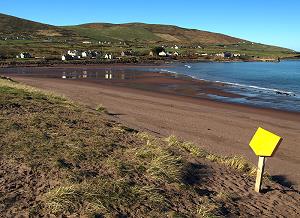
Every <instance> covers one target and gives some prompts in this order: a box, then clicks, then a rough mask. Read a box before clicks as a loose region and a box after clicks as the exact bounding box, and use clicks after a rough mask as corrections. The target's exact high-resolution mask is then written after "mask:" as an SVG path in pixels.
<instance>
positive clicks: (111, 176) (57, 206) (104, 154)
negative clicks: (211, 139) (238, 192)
mask: <svg viewBox="0 0 300 218" xmlns="http://www.w3.org/2000/svg"><path fill="white" fill-rule="evenodd" d="M102 107H103V106H101V108H102ZM0 109H1V110H0V121H1V122H0V142H1V143H0V144H1V154H0V166H7V165H8V163H13V164H11V165H10V166H11V169H9V170H8V171H7V172H5V173H4V174H3V175H4V178H3V181H6V183H9V181H10V179H11V178H12V177H13V174H11V173H12V171H13V170H17V171H18V170H20V169H19V167H20V166H22V169H23V168H24V169H28V170H26V172H31V174H30V177H27V176H26V175H27V174H26V173H25V174H20V176H22V178H21V179H20V181H22V182H24V183H26V182H25V181H27V182H28V183H30V182H31V181H32V180H34V178H37V179H36V180H35V181H36V183H34V184H31V183H30V184H27V183H26V184H22V186H30V187H31V188H32V190H37V189H38V190H39V191H38V194H37V195H36V196H34V197H32V196H31V195H29V194H28V192H24V193H22V191H20V193H21V194H22V196H23V199H25V201H26V202H28V203H27V204H26V205H27V206H26V205H24V204H22V202H21V201H18V200H16V201H15V202H14V204H13V205H14V207H13V208H10V207H7V208H5V209H4V211H6V214H9V213H11V212H12V211H23V210H28V211H29V214H30V216H33V217H35V216H44V215H46V214H54V215H57V216H58V215H62V214H64V215H77V216H78V215H82V216H91V217H97V216H104V217H118V216H129V217H167V216H168V217H214V216H219V215H222V210H221V207H222V204H220V203H219V202H220V199H221V200H222V199H223V200H226V199H228V198H225V197H224V196H225V195H224V196H218V195H217V194H212V195H210V196H209V198H208V196H206V195H202V194H199V192H198V191H197V189H198V188H199V187H198V186H199V185H200V184H199V183H193V184H190V183H187V182H186V181H185V179H184V178H185V176H186V172H187V171H188V170H189V166H190V159H191V158H198V159H199V160H201V159H203V158H205V159H206V160H210V161H214V162H216V163H220V164H224V165H226V166H229V167H232V168H234V169H238V170H240V171H241V172H245V173H250V172H251V170H252V168H251V165H250V164H248V163H247V162H246V161H244V160H243V159H241V158H237V157H232V158H230V157H220V156H217V155H213V154H211V153H209V152H207V151H205V150H204V149H202V148H200V147H198V146H196V145H194V144H192V143H189V142H182V141H180V140H178V139H177V138H176V137H175V136H170V137H168V138H166V139H163V140H162V139H160V138H157V137H154V136H151V135H150V134H148V133H143V132H137V131H134V130H132V129H130V128H127V127H124V126H122V125H121V124H119V123H116V122H114V121H110V120H108V118H107V116H102V113H99V112H98V111H99V110H90V109H88V108H85V107H83V106H80V105H77V104H75V103H73V102H71V101H69V100H68V99H66V98H64V97H61V96H56V95H54V94H52V93H48V92H43V91H40V90H37V89H34V88H32V87H28V86H25V85H22V84H19V83H16V82H13V81H10V80H9V79H0ZM100 111H102V110H100ZM189 155H190V157H189ZM21 190H22V189H21ZM2 198H4V199H8V198H9V189H7V190H4V191H3V195H2ZM29 205H30V206H29ZM24 208H25V209H24Z"/></svg>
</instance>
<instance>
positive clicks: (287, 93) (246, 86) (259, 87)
mask: <svg viewBox="0 0 300 218" xmlns="http://www.w3.org/2000/svg"><path fill="white" fill-rule="evenodd" d="M214 82H216V83H221V84H225V85H231V86H237V87H242V88H247V89H255V90H262V91H266V92H274V93H277V94H284V95H294V96H296V94H295V93H294V92H290V91H285V90H281V89H274V88H266V87H261V86H254V85H245V84H241V83H232V82H223V81H214Z"/></svg>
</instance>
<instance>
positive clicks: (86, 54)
mask: <svg viewBox="0 0 300 218" xmlns="http://www.w3.org/2000/svg"><path fill="white" fill-rule="evenodd" d="M88 55H89V52H87V51H83V52H81V57H83V58H86V57H88Z"/></svg>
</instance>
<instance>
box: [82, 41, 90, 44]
mask: <svg viewBox="0 0 300 218" xmlns="http://www.w3.org/2000/svg"><path fill="white" fill-rule="evenodd" d="M82 43H83V44H92V42H90V41H83V42H82Z"/></svg>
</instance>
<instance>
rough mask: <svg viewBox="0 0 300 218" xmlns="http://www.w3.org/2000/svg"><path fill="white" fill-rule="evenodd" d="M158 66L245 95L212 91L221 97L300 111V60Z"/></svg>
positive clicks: (248, 103)
mask: <svg viewBox="0 0 300 218" xmlns="http://www.w3.org/2000/svg"><path fill="white" fill-rule="evenodd" d="M156 70H159V71H161V72H169V73H174V74H184V75H187V76H189V77H192V78H194V79H198V80H205V81H211V82H216V83H220V84H223V86H221V87H222V89H224V90H225V91H227V92H231V93H235V94H239V95H241V96H242V97H241V98H231V97H224V96H218V95H210V98H212V99H215V100H218V101H224V102H233V103H241V104H247V105H252V106H257V107H264V108H274V109H281V110H288V111H296V112H300V60H284V61H281V62H278V63H277V62H226V63H224V62H220V63H219V62H218V63H216V62H200V63H199V62H197V63H175V64H170V65H169V68H168V69H165V68H161V69H156Z"/></svg>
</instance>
